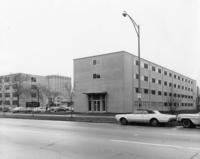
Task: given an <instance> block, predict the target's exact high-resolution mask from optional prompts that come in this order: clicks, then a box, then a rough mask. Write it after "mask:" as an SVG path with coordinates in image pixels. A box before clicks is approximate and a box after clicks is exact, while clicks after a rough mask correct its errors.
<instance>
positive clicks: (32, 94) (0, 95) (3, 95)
mask: <svg viewBox="0 0 200 159" xmlns="http://www.w3.org/2000/svg"><path fill="white" fill-rule="evenodd" d="M17 96H18V95H17V93H4V94H3V93H0V98H2V97H6V98H9V97H17ZM31 97H32V98H36V97H37V94H36V93H31Z"/></svg>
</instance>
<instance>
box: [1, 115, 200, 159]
mask: <svg viewBox="0 0 200 159" xmlns="http://www.w3.org/2000/svg"><path fill="white" fill-rule="evenodd" d="M45 158H47V159H200V129H199V128H197V129H184V128H182V127H150V126H136V125H128V126H121V125H118V124H105V123H86V122H67V121H46V120H25V119H4V118H1V119H0V159H45Z"/></svg>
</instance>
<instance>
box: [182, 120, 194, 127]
mask: <svg viewBox="0 0 200 159" xmlns="http://www.w3.org/2000/svg"><path fill="white" fill-rule="evenodd" d="M181 123H182V125H183V127H184V128H191V127H193V124H192V122H191V121H190V120H189V119H184V120H182V122H181Z"/></svg>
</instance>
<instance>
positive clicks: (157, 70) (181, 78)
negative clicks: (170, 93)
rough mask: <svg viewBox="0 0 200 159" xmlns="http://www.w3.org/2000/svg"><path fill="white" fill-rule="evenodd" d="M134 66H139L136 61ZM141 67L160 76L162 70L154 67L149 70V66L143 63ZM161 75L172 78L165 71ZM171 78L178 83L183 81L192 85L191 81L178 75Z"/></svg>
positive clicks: (169, 73) (170, 74)
mask: <svg viewBox="0 0 200 159" xmlns="http://www.w3.org/2000/svg"><path fill="white" fill-rule="evenodd" d="M135 64H136V65H137V66H138V65H139V61H138V60H136V62H135ZM141 67H143V68H145V69H148V70H151V71H153V72H157V73H160V74H162V69H161V68H156V67H155V66H151V68H150V66H149V64H147V63H143V65H142V66H141ZM163 74H164V75H165V76H169V77H172V73H171V72H168V71H166V70H164V71H163ZM173 77H174V79H178V80H180V81H184V82H187V83H189V84H193V81H192V80H190V79H187V78H183V77H180V76H179V75H176V74H174V75H173Z"/></svg>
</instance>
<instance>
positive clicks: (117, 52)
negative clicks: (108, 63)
mask: <svg viewBox="0 0 200 159" xmlns="http://www.w3.org/2000/svg"><path fill="white" fill-rule="evenodd" d="M119 53H123V54H124V53H125V54H129V55H131V56H134V57H138V56H136V55H134V54H132V53H129V52H127V51H124V50H122V51H116V52H110V53H104V54H99V55H94V56H87V57H81V58H75V59H73V60H74V61H75V60H81V59H87V58H94V57H99V56H105V55H110V54H119ZM140 59H141V60H144V61H147V62H149V63H151V64H154V65H157V66H159V67H161V68H163V69H166V70H168V71H172V72H174V73H177V74H179V75H181V76H183V77H186V78H189V79H190V80H193V81H195V82H196V80H195V79H192V78H191V77H188V76H186V75H183V74H181V73H178V72H177V71H174V70H172V69H169V68H167V67H164V66H161V65H159V64H156V63H154V62H151V61H150V60H146V59H144V58H140Z"/></svg>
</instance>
